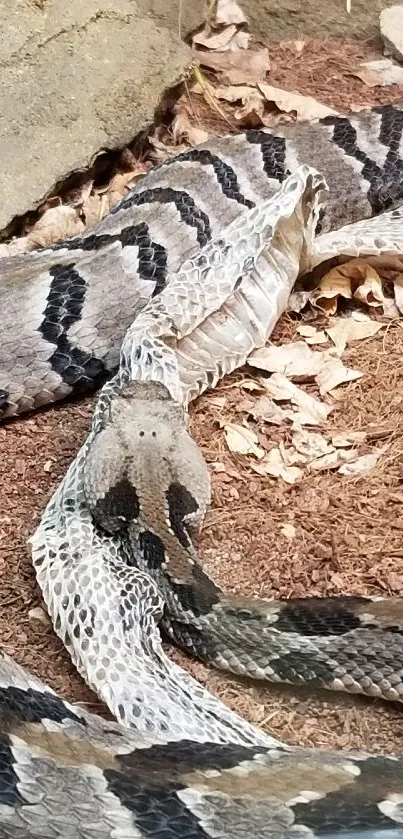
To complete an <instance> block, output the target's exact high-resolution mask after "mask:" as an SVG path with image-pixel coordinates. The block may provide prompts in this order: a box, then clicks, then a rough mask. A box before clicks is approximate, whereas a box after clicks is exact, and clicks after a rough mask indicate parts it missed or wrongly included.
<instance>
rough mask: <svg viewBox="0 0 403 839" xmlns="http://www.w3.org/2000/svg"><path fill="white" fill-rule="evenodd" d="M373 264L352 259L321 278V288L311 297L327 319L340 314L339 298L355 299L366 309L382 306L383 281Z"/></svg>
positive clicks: (368, 261)
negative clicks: (328, 316)
mask: <svg viewBox="0 0 403 839" xmlns="http://www.w3.org/2000/svg"><path fill="white" fill-rule="evenodd" d="M371 263H373V260H371V261H370V260H366V259H364V258H357V259H349V260H348V261H347V262H344V263H342V264H341V265H336V266H335V267H334V268H332V269H331V270H330V271H328V272H327V274H325V275H324V277H322V279H321V281H320V284H319V288H318V289H315V290H314V292H313V293H312V295H311V298H310V299H311V302H312V303H313V305H314V306H316V307H317V308H318V309H321V310H322V311H323V312H325V313H326V314H328V315H333V314H335V313H336V311H337V301H338V298H339V297H344V298H345V299H346V300H351V299H352V297H354V298H355V299H356V300H359V301H360V302H361V303H365V304H366V305H367V306H381V305H382V303H383V301H384V294H383V289H382V281H381V279H380V276H379V273H378V271H376V270H375V268H374V267H373V264H371Z"/></svg>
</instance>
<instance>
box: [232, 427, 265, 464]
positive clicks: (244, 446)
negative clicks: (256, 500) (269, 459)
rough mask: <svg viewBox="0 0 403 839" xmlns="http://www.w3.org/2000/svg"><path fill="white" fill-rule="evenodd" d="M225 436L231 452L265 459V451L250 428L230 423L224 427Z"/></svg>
mask: <svg viewBox="0 0 403 839" xmlns="http://www.w3.org/2000/svg"><path fill="white" fill-rule="evenodd" d="M224 434H225V439H226V443H227V446H228V448H229V450H230V452H234V453H235V454H253V455H254V456H255V457H257V458H261V457H264V455H265V451H264V449H262V448H260V446H259V445H258V443H259V440H258V437H257V436H256V434H255V432H254V431H251V429H250V428H245V426H243V425H235V424H233V423H229V424H228V425H225V426H224Z"/></svg>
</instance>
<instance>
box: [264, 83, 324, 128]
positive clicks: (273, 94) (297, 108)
mask: <svg viewBox="0 0 403 839" xmlns="http://www.w3.org/2000/svg"><path fill="white" fill-rule="evenodd" d="M257 86H258V88H259V90H260V91H261V92H262V93H263V96H264V97H265V99H266V100H267V102H270V103H274V104H275V105H276V107H277V108H278V109H279V110H280V111H285V113H291V112H295V113H296V115H297V119H298V120H301V121H302V120H313V119H321V118H322V117H326V116H331V115H335V114H336V111H333V110H332V108H328V106H327V105H322V104H321V103H320V102H317V101H316V99H314V98H313V97H312V96H302V95H301V94H300V93H292V92H291V91H288V90H281V89H280V88H279V87H273V86H272V85H269V84H265V83H263V82H258V84H257Z"/></svg>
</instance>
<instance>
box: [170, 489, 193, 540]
mask: <svg viewBox="0 0 403 839" xmlns="http://www.w3.org/2000/svg"><path fill="white" fill-rule="evenodd" d="M165 496H166V499H167V502H168V511H169V521H170V524H171V527H172V530H173V532H174V534H175V536H176V538H177V539H178V540H179V542H180V543H181V545H182V546H183V547H184V548H188V547H189V545H190V544H191V540H190V536H189V533H188V530H187V529H186V522H184V518H185V517H186V516H188V515H190V514H192V513H197V510H198V509H199V505H198V503H197V501H196V499H195V498H194V496H193V495H192V493H191V492H189V490H188V489H186V487H185V486H183V485H182V484H179V483H177V482H174V483H172V484H170V485H169V487H168V489H167V490H166V492H165Z"/></svg>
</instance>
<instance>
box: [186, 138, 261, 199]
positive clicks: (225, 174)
mask: <svg viewBox="0 0 403 839" xmlns="http://www.w3.org/2000/svg"><path fill="white" fill-rule="evenodd" d="M266 136H267V135H266ZM187 160H189V161H191V162H196V163H200V165H201V166H212V167H213V169H214V174H215V175H216V178H217V182H218V183H219V185H220V187H221V191H222V193H223V195H225V197H226V198H230V199H231V200H232V201H237V203H238V204H242V205H243V206H244V207H248V209H252V207H254V206H255V202H254V201H250V200H249V198H245V196H244V195H242V192H241V190H240V187H239V183H238V178H237V176H236V174H235V172H234V170H233V168H232V166H230V165H229V164H228V163H224V161H223V160H221V158H220V157H218V155H216V154H213V152H211V151H210V150H209V149H191V150H190V151H187V152H183V153H182V154H179V155H178V156H177V157H175V158H174V162H175V163H176V162H182V161H185V162H186V161H187Z"/></svg>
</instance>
